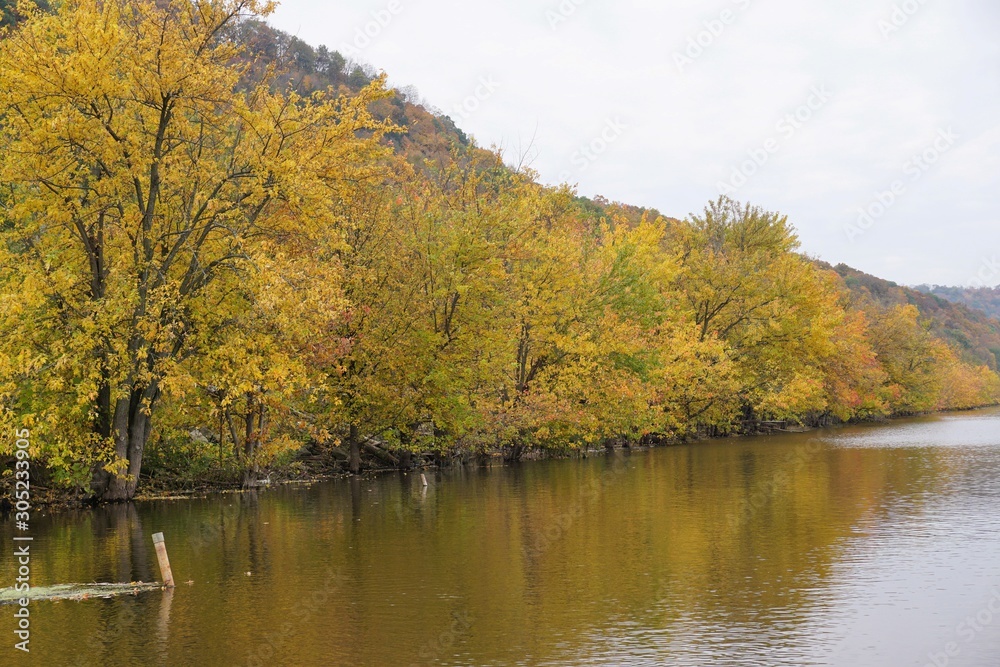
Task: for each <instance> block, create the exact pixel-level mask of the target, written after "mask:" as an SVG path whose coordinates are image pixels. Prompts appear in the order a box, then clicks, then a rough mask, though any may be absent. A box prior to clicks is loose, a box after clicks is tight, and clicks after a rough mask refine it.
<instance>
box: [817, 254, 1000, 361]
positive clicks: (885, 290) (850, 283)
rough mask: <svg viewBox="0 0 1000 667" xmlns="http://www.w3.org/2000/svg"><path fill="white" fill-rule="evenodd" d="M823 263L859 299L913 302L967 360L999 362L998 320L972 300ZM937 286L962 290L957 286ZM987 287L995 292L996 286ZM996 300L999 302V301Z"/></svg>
mask: <svg viewBox="0 0 1000 667" xmlns="http://www.w3.org/2000/svg"><path fill="white" fill-rule="evenodd" d="M824 266H826V267H827V268H832V269H833V270H834V271H836V272H837V274H838V275H840V276H841V277H842V278H843V279H844V282H845V284H846V285H847V287H848V288H849V289H850V290H851V293H852V295H854V296H855V297H856V298H858V299H862V300H863V299H870V300H872V301H874V302H876V303H878V304H879V305H881V306H884V307H891V306H898V305H907V304H909V305H913V306H916V307H917V309H918V310H919V311H920V315H921V317H922V318H923V320H924V323H925V325H926V326H927V327H928V328H929V329H930V331H931V332H932V333H934V334H935V335H936V336H938V337H940V338H943V339H945V340H947V341H948V342H949V343H950V344H951V345H952V347H954V348H955V349H956V350H957V351H958V352H960V354H961V355H962V357H963V358H964V359H965V360H966V361H969V362H972V363H981V364H986V365H987V366H989V367H990V368H992V369H996V368H997V364H998V363H1000V320H997V319H995V318H994V317H991V316H990V315H988V314H986V312H983V311H984V310H985V309H975V308H974V307H972V304H971V303H968V304H966V303H962V302H960V301H958V300H957V299H955V300H950V299H947V298H946V297H945V296H944V295H943V294H939V293H932V292H930V291H925V290H922V289H920V288H916V289H914V288H910V287H903V286H901V285H897V284H896V283H894V282H891V281H888V280H883V279H881V278H876V277H875V276H872V275H869V274H867V273H864V272H862V271H858V270H857V269H853V268H851V267H849V266H847V265H845V264H838V265H837V266H835V267H830V266H829V265H824ZM938 289H942V290H946V291H948V290H955V291H959V292H960V291H962V290H961V289H960V288H938ZM986 291H987V292H994V293H995V290H986ZM998 296H1000V295H998ZM996 303H997V305H998V306H1000V301H998V302H996ZM995 308H996V307H995ZM994 312H998V311H997V310H996V309H995V310H994Z"/></svg>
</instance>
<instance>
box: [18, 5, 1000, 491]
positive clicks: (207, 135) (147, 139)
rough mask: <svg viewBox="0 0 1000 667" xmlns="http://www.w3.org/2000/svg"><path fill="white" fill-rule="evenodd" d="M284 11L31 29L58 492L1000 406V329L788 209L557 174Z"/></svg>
mask: <svg viewBox="0 0 1000 667" xmlns="http://www.w3.org/2000/svg"><path fill="white" fill-rule="evenodd" d="M265 13H266V5H265V3H262V2H257V1H256V0H216V1H214V2H203V3H198V4H197V5H196V4H193V3H191V2H190V0H159V1H157V2H154V1H152V0H140V1H134V2H128V3H120V2H99V1H98V0H76V1H75V2H72V3H66V4H65V5H62V6H61V9H59V10H57V11H56V12H55V13H37V14H35V15H33V16H32V17H30V18H28V19H27V20H24V21H22V22H20V23H19V24H18V26H17V28H16V29H15V30H14V31H12V32H10V33H9V34H8V35H7V36H6V37H5V39H4V40H3V41H2V42H0V71H3V72H4V75H5V81H4V86H3V88H2V89H0V119H2V121H0V334H2V335H0V426H2V428H3V429H5V430H9V429H11V428H14V427H18V428H30V429H31V430H32V432H33V434H34V436H35V437H34V438H33V440H32V442H33V443H35V444H34V447H35V450H34V451H33V452H32V453H33V455H34V457H35V458H36V460H37V461H39V462H44V464H45V465H46V466H47V468H48V471H49V474H50V476H51V482H52V483H53V484H56V485H61V486H62V487H64V488H70V489H81V490H84V491H85V492H87V493H92V494H93V495H94V496H95V497H96V498H99V499H102V500H122V499H126V498H130V497H132V496H133V495H134V494H135V493H136V490H137V488H138V485H139V481H140V479H143V480H149V479H150V478H153V479H156V480H171V481H173V482H177V481H178V480H179V481H182V482H190V483H195V482H198V481H202V480H206V479H210V480H214V481H216V482H218V481H230V482H239V481H242V482H244V483H251V482H252V481H253V480H255V479H256V478H257V476H258V475H260V474H261V473H262V471H264V470H268V471H276V473H278V474H285V475H290V474H298V473H301V472H303V470H304V468H305V467H306V466H307V465H319V466H324V467H327V468H329V467H334V466H340V467H342V468H344V469H345V470H347V471H350V472H352V473H358V472H361V471H363V470H364V469H365V468H367V467H371V466H373V465H379V466H386V465H393V466H410V465H413V464H414V463H415V462H421V461H423V462H426V461H437V462H445V461H449V460H453V459H456V458H461V459H469V460H471V459H478V460H480V461H489V460H491V459H506V460H517V459H520V458H522V457H523V456H525V455H526V454H527V453H529V452H554V453H564V452H568V451H573V450H578V449H582V448H588V447H592V446H601V445H603V446H615V445H617V444H632V443H640V442H644V443H656V442H675V441H679V440H682V439H685V438H691V437H696V436H701V435H706V434H708V435H721V434H727V433H740V432H747V431H752V430H755V429H757V428H759V427H760V426H761V425H762V424H764V423H773V422H800V423H808V424H822V423H829V422H831V421H836V420H857V419H872V418H879V417H885V416H889V415H894V414H908V413H917V412H925V411H930V410H938V409H946V408H970V407H974V406H980V405H984V404H991V403H995V402H997V401H998V399H1000V377H998V376H997V374H996V372H995V369H996V354H995V352H996V346H995V344H994V343H995V335H996V328H995V323H993V324H990V322H991V321H989V320H986V319H985V318H983V319H982V320H981V321H980V320H977V319H976V318H975V317H974V316H973V315H975V314H974V313H972V311H968V310H960V309H956V308H953V307H951V306H948V304H946V302H944V301H940V300H937V299H934V298H933V297H924V296H923V295H919V293H916V292H912V291H906V290H903V291H901V292H899V293H898V294H897V293H896V292H895V291H894V289H897V288H895V287H894V286H891V284H888V283H884V282H883V281H877V280H875V279H870V277H867V276H864V275H863V274H858V273H856V272H852V271H850V270H849V269H846V267H838V269H837V271H833V270H830V269H829V268H828V267H824V266H820V265H817V264H816V263H814V262H813V261H811V260H809V259H808V258H806V257H804V256H802V255H801V254H800V253H799V248H798V240H797V237H796V234H795V231H794V228H793V226H792V223H791V222H790V221H789V220H787V218H786V217H785V216H783V215H781V214H779V213H776V212H771V211H766V210H762V209H760V208H757V207H754V206H752V205H749V204H743V203H739V202H735V201H732V200H729V199H726V198H722V199H719V200H717V201H714V202H710V203H709V204H708V205H707V207H706V208H705V210H704V211H702V212H698V213H694V214H692V215H690V216H689V217H687V218H686V219H684V220H679V219H675V218H666V217H663V216H662V215H660V214H659V213H658V212H656V211H652V210H645V209H640V208H636V207H632V206H626V205H620V204H614V203H610V202H606V201H603V200H600V199H597V200H587V199H582V198H579V197H578V196H576V194H575V193H574V192H573V191H572V190H571V189H570V188H568V187H560V188H549V187H544V186H542V185H540V184H539V183H538V182H537V180H536V177H535V174H533V173H532V172H531V171H528V170H523V169H515V168H512V167H511V166H509V165H506V164H504V162H503V160H502V156H500V155H497V154H494V153H492V152H489V151H485V150H482V149H479V148H476V147H475V146H474V145H472V143H471V142H470V141H469V140H468V139H466V138H465V137H464V135H462V133H461V132H460V131H458V130H457V128H454V125H453V124H451V123H450V121H448V120H447V119H442V118H436V117H434V116H433V115H432V114H430V113H429V112H427V111H426V110H424V109H422V108H421V107H418V106H416V105H414V104H411V103H409V102H406V101H404V100H403V99H402V98H401V97H400V96H399V95H398V94H397V93H395V92H393V91H387V90H385V88H384V78H383V77H381V76H376V77H374V78H372V77H371V75H370V74H368V73H365V72H364V71H363V70H360V69H358V68H351V67H350V66H349V65H348V64H346V63H345V62H344V61H343V59H342V58H340V57H339V56H338V55H337V54H333V53H329V52H325V51H322V50H312V49H310V48H308V47H306V46H305V45H303V44H301V43H299V42H297V41H296V40H293V39H292V38H289V37H287V36H284V35H281V34H280V33H277V32H275V31H271V30H269V29H262V28H261V24H260V20H261V19H262V18H263V15H264V14H265ZM81 44H86V45H89V46H88V47H86V48H79V45H81ZM275 63H276V64H277V65H278V66H277V67H271V66H270V65H272V64H275ZM359 72H360V73H359ZM911 292H912V294H911ZM918 296H919V299H926V300H927V302H926V303H924V302H921V301H920V300H919V299H918ZM934 308H937V311H935V310H934ZM991 327H993V328H991ZM2 446H3V447H7V448H8V450H4V451H5V452H6V453H8V454H9V446H10V443H9V441H5V442H4V444H3V445H2Z"/></svg>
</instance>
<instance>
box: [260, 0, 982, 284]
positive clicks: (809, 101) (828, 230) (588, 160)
mask: <svg viewBox="0 0 1000 667" xmlns="http://www.w3.org/2000/svg"><path fill="white" fill-rule="evenodd" d="M269 21H270V22H271V23H272V25H274V26H276V27H277V28H280V29H282V30H285V31H287V32H290V33H292V34H294V35H296V36H298V37H299V38H300V39H302V40H304V41H305V42H307V43H309V44H312V45H313V46H319V45H321V44H323V45H326V46H327V47H328V48H330V49H335V50H339V51H341V52H342V53H344V55H346V56H349V57H350V58H352V59H353V60H354V61H357V62H360V63H364V64H368V65H371V66H372V67H374V68H375V69H377V70H383V71H385V72H386V73H387V74H388V76H389V83H390V85H392V86H395V87H405V86H413V87H415V88H416V90H417V91H418V92H419V95H420V97H421V98H422V99H423V100H424V101H425V102H426V103H427V104H428V105H430V106H432V107H435V108H437V109H439V110H441V111H442V112H443V113H445V114H446V115H448V116H451V117H452V119H454V120H455V122H456V124H457V125H458V126H459V127H460V128H462V129H463V130H464V131H465V132H466V133H468V134H470V135H472V136H474V137H475V138H476V141H477V143H478V144H479V145H481V146H484V147H492V146H495V147H497V148H498V149H500V150H502V151H503V153H504V155H505V158H506V159H507V161H508V162H511V163H521V162H524V163H526V164H528V165H529V166H530V167H531V168H532V169H534V170H535V171H536V172H537V173H538V175H539V180H540V181H541V182H543V183H548V184H558V183H563V182H565V183H570V184H573V185H575V186H576V187H577V189H578V191H579V193H580V194H582V195H586V196H595V195H601V196H604V197H606V198H608V199H610V200H612V201H620V202H625V203H629V204H635V205H639V206H646V207H652V208H656V209H658V210H659V211H660V212H661V213H663V214H665V215H670V216H674V217H678V218H684V217H686V216H688V215H690V214H692V213H698V212H700V211H701V210H703V209H704V207H705V205H706V204H707V203H708V202H709V201H711V200H713V199H715V198H716V197H718V196H719V195H720V194H726V195H728V196H731V197H733V198H735V199H738V200H740V201H748V202H751V203H753V204H755V205H759V206H761V207H764V208H765V209H768V210H774V211H780V212H782V213H784V214H786V215H788V217H789V220H790V221H791V222H792V224H793V225H794V226H795V227H796V229H797V230H798V233H799V238H800V240H801V249H802V251H803V252H805V253H806V254H808V255H810V256H813V257H818V258H820V259H823V260H826V261H828V262H831V263H833V264H837V263H840V262H843V263H846V264H849V265H851V266H854V267H856V268H859V269H861V270H863V271H866V272H868V273H872V274H875V275H878V276H880V277H883V278H888V279H890V280H894V281H896V282H899V283H901V284H907V285H916V284H921V283H930V284H941V285H989V286H993V285H997V284H1000V3H998V2H996V0H825V1H823V2H820V1H819V0H714V1H712V0H709V1H706V0H699V1H694V0H667V1H664V0H624V1H618V2H612V1H611V0H502V1H500V0H490V1H483V0H465V1H461V2H460V1H451V0H352V1H351V2H346V1H340V0H283V1H282V2H281V4H280V5H279V7H278V9H277V10H276V12H275V13H274V14H273V15H272V16H271V17H270V18H269Z"/></svg>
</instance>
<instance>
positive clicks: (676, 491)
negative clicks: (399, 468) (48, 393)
mask: <svg viewBox="0 0 1000 667" xmlns="http://www.w3.org/2000/svg"><path fill="white" fill-rule="evenodd" d="M426 476H427V481H428V485H427V486H426V487H424V486H423V485H422V484H421V481H420V475H419V474H416V475H414V474H409V475H403V474H392V475H386V476H382V477H377V478H371V479H360V480H359V479H354V480H339V481H332V482H325V483H320V484H315V485H313V486H309V487H282V488H274V489H269V490H263V491H259V492H256V493H254V494H252V495H240V494H224V495H216V496H212V497H210V498H206V499H200V500H182V501H157V502H148V503H141V504H138V505H134V506H128V507H114V508H107V509H101V510H98V511H87V512H82V511H81V512H78V513H72V512H71V513H67V512H61V513H57V514H54V515H50V516H35V517H33V523H32V527H31V530H32V534H33V535H34V537H35V540H34V542H33V545H32V550H33V556H32V563H31V566H32V575H31V576H32V581H33V583H34V584H36V585H44V584H50V583H68V582H75V583H86V582H91V581H136V580H143V581H151V580H155V579H156V578H157V576H158V574H157V569H156V559H155V554H154V551H153V545H152V542H151V539H150V536H151V534H152V533H154V532H163V533H165V535H166V542H167V546H168V548H169V553H170V558H171V562H172V565H173V571H174V574H175V577H176V579H177V581H178V587H177V589H176V590H175V591H173V592H172V593H162V592H159V591H157V592H153V593H146V594H142V595H139V596H129V597H125V598H118V599H115V600H87V601H82V602H59V603H54V602H41V601H38V602H34V603H32V604H31V605H30V607H29V609H30V611H31V643H30V647H31V653H30V654H29V655H23V654H20V652H18V651H15V650H14V648H13V645H14V643H15V641H17V639H16V638H15V637H14V635H13V630H14V627H15V619H14V618H13V612H14V607H0V636H3V637H6V638H7V639H6V640H5V641H4V644H3V645H0V664H3V665H6V664H37V665H46V666H48V665H53V666H62V665H116V666H117V665H171V666H173V665H183V666H188V665H191V666H202V665H205V666H213V665H226V666H237V665H247V666H250V665H378V666H381V665H386V666H394V665H404V666H410V665H625V666H638V665H690V666H699V667H700V666H713V667H714V666H716V665H723V666H727V665H747V666H749V665H766V666H772V665H796V666H799V665H829V666H838V667H839V666H843V667H848V666H850V667H866V666H878V667H897V666H908V665H912V666H914V667H924V666H927V665H931V666H935V667H945V666H946V665H947V666H948V667H952V666H959V667H995V666H997V665H1000V410H986V411H981V412H973V413H964V414H949V415H939V416H933V417H926V418H919V419H913V420H906V421H898V422H894V423H891V424H883V425H866V426H852V427H845V428H838V429H831V430H825V431H813V432H809V433H803V434H781V435H776V436H771V437H757V438H740V439H731V440H724V441H713V442H704V443H696V444H692V445H689V446H682V447H673V448H664V449H657V450H653V451H649V452H635V453H632V454H619V455H617V456H615V457H611V458H607V457H603V456H600V457H592V458H589V459H576V460H565V461H547V462H528V463H524V464H522V465H519V466H514V467H507V468H496V469H491V470H474V469H465V470H451V471H444V472H437V471H434V472H427V473H426ZM14 533H15V531H14V526H13V525H12V524H11V523H10V521H9V520H8V521H5V522H3V523H2V524H0V535H2V536H3V539H4V540H5V542H6V544H8V545H12V544H13V542H12V541H11V539H12V537H13V535H14ZM0 553H2V555H0V585H4V586H6V585H10V582H11V581H12V580H13V577H14V576H15V575H14V573H15V571H16V564H15V562H14V559H13V556H12V553H13V548H4V549H2V552H0Z"/></svg>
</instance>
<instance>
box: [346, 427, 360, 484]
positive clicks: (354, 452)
mask: <svg viewBox="0 0 1000 667" xmlns="http://www.w3.org/2000/svg"><path fill="white" fill-rule="evenodd" d="M347 446H348V458H347V466H348V469H349V470H350V471H351V474H352V475H357V474H358V473H360V472H361V439H360V438H359V437H358V427H357V426H356V425H355V424H351V429H350V433H349V434H348V436H347Z"/></svg>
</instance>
